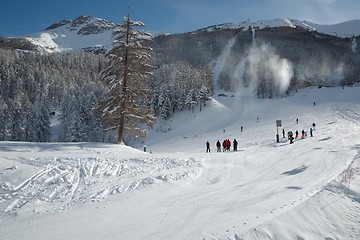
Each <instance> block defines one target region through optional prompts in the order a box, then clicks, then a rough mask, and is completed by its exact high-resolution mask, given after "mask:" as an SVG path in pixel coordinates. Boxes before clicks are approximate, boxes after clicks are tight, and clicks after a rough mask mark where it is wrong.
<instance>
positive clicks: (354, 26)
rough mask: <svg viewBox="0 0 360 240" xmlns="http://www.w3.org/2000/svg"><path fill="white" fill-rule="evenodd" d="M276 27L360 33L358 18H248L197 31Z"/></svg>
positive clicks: (349, 33) (326, 32) (332, 32)
mask: <svg viewBox="0 0 360 240" xmlns="http://www.w3.org/2000/svg"><path fill="white" fill-rule="evenodd" d="M276 27H291V28H296V27H300V28H304V29H308V30H309V31H317V32H319V33H324V34H328V35H333V36H337V37H352V36H359V35H360V20H353V21H347V22H343V23H338V24H331V25H321V24H316V23H312V22H308V21H300V20H296V19H289V18H286V19H280V18H278V19H271V20H261V21H256V22H252V21H250V20H247V21H244V22H241V23H225V24H220V25H215V26H211V27H207V28H204V29H200V30H199V31H204V30H205V31H214V30H216V29H217V30H218V29H244V30H248V29H249V28H255V29H264V28H276Z"/></svg>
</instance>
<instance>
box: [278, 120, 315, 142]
mask: <svg viewBox="0 0 360 240" xmlns="http://www.w3.org/2000/svg"><path fill="white" fill-rule="evenodd" d="M298 123H299V119H296V124H298ZM313 130H315V123H313V124H312V127H310V137H312V136H313ZM282 133H283V138H285V130H284V129H283V130H282ZM287 135H288V140H289V141H290V144H293V143H294V139H298V138H299V132H298V130H296V131H295V137H294V134H293V132H292V131H289V132H288V133H287ZM305 137H307V132H306V131H305V130H304V129H303V130H302V131H301V139H304V138H305Z"/></svg>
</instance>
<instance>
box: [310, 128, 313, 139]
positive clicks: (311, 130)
mask: <svg viewBox="0 0 360 240" xmlns="http://www.w3.org/2000/svg"><path fill="white" fill-rule="evenodd" d="M312 132H313V129H312V128H310V137H312V136H313V134H312Z"/></svg>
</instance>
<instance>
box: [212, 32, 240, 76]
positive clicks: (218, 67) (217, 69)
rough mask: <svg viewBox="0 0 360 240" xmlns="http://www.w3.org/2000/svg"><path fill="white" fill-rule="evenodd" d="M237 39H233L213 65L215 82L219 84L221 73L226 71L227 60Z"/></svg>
mask: <svg viewBox="0 0 360 240" xmlns="http://www.w3.org/2000/svg"><path fill="white" fill-rule="evenodd" d="M235 40H236V37H233V38H231V39H230V40H229V41H228V43H227V44H226V46H225V48H224V50H223V52H222V54H221V55H220V56H219V57H218V58H217V59H216V60H215V61H214V62H213V63H212V64H211V65H212V66H213V67H212V69H213V74H214V80H215V82H217V81H218V80H219V76H220V73H221V72H222V70H223V69H224V66H225V61H226V58H227V57H228V56H229V54H230V52H231V48H232V46H233V45H234V43H235Z"/></svg>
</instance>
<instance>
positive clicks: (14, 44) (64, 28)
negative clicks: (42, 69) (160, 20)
mask: <svg viewBox="0 0 360 240" xmlns="http://www.w3.org/2000/svg"><path fill="white" fill-rule="evenodd" d="M116 26H117V24H116V23H112V22H109V21H106V20H104V19H100V18H96V17H91V16H80V17H78V18H76V19H74V20H63V21H60V22H58V23H55V24H52V25H51V26H49V27H48V28H46V29H45V30H44V31H42V32H40V33H35V34H33V35H30V36H26V37H7V38H3V37H0V47H10V48H17V49H25V50H35V51H39V52H50V53H51V52H63V51H71V50H80V49H83V50H99V49H108V48H109V47H110V46H111V43H112V40H111V36H112V31H113V29H114V28H115V27H116ZM278 27H290V28H302V29H306V30H309V31H316V32H319V33H323V34H328V35H333V36H336V37H341V38H344V37H353V36H359V35H360V20H353V21H348V22H343V23H339V24H333V25H321V24H316V23H311V22H308V21H300V20H296V19H272V20H262V21H257V22H252V21H250V20H247V21H244V22H241V23H225V24H219V25H215V26H210V27H206V28H202V29H199V30H197V31H194V32H195V33H196V32H202V31H207V32H211V31H218V30H223V29H242V30H243V31H247V30H249V28H253V29H265V28H278Z"/></svg>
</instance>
